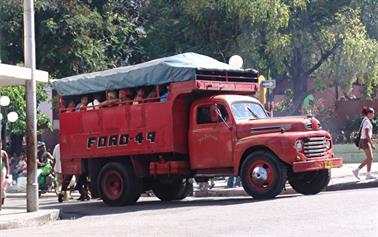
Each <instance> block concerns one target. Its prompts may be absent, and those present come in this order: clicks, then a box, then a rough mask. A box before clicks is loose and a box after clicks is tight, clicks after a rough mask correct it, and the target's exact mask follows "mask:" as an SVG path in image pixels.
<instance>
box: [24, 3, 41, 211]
mask: <svg viewBox="0 0 378 237" xmlns="http://www.w3.org/2000/svg"><path fill="white" fill-rule="evenodd" d="M24 60H25V66H26V67H28V68H30V69H31V80H29V81H27V82H26V84H25V88H26V155H27V171H28V173H27V187H26V192H27V194H26V209H27V212H35V211H38V209H39V206H38V202H39V201H38V182H37V149H36V144H37V99H36V80H35V70H36V62H35V33H34V2H33V0H24Z"/></svg>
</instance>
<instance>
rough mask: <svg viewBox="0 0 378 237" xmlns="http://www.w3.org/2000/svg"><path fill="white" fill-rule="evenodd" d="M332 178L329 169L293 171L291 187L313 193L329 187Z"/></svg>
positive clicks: (290, 178) (299, 191)
mask: <svg viewBox="0 0 378 237" xmlns="http://www.w3.org/2000/svg"><path fill="white" fill-rule="evenodd" d="M330 179H331V172H330V171H329V170H316V171H310V172H303V173H293V174H291V175H290V177H289V183H290V185H291V187H293V189H294V190H295V191H297V192H298V193H302V194H304V195H313V194H317V193H319V192H321V191H322V190H323V189H324V188H325V187H327V185H328V183H329V181H330Z"/></svg>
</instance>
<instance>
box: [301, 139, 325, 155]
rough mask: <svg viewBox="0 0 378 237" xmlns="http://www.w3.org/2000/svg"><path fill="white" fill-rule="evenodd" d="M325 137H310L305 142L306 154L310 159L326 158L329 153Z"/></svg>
mask: <svg viewBox="0 0 378 237" xmlns="http://www.w3.org/2000/svg"><path fill="white" fill-rule="evenodd" d="M326 143H327V139H326V138H325V137H310V138H306V139H305V140H304V147H303V148H304V154H305V155H306V156H307V157H309V158H313V157H319V156H324V155H325V154H326V151H327V147H326Z"/></svg>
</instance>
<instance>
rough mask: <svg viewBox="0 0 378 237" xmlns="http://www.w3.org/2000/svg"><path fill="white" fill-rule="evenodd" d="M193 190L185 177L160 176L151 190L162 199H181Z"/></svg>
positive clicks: (191, 184)
mask: <svg viewBox="0 0 378 237" xmlns="http://www.w3.org/2000/svg"><path fill="white" fill-rule="evenodd" d="M192 190H193V183H192V181H191V180H190V179H187V178H184V179H183V178H173V177H170V178H162V179H159V180H157V181H156V182H155V183H154V184H153V186H152V191H153V192H154V194H155V196H156V197H158V198H159V199H160V200H162V201H173V200H181V199H184V198H186V197H187V196H188V195H189V194H190V192H191V191H192Z"/></svg>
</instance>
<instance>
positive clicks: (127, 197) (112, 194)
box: [98, 162, 142, 206]
mask: <svg viewBox="0 0 378 237" xmlns="http://www.w3.org/2000/svg"><path fill="white" fill-rule="evenodd" d="M98 184H99V190H100V195H101V198H102V200H103V201H104V202H105V203H106V204H108V205H110V206H122V205H126V204H132V203H135V202H136V201H137V200H138V199H139V197H140V195H141V190H142V182H141V180H140V179H139V178H137V177H136V176H135V173H134V171H133V169H132V167H131V166H130V165H128V164H121V163H118V162H110V163H108V164H106V165H105V166H104V167H103V168H102V169H101V171H100V174H99V180H98Z"/></svg>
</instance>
